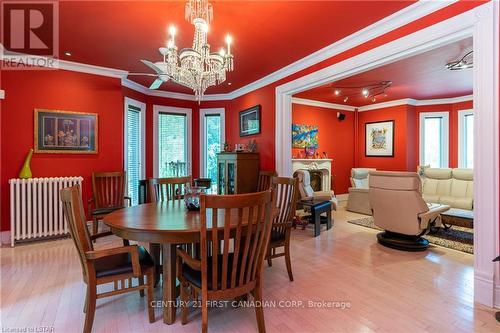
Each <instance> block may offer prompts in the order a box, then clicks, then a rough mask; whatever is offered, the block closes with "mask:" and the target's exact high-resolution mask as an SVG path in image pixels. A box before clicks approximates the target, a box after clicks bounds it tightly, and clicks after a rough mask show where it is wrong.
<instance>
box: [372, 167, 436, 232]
mask: <svg viewBox="0 0 500 333" xmlns="http://www.w3.org/2000/svg"><path fill="white" fill-rule="evenodd" d="M368 197H369V201H370V206H371V207H372V210H373V219H374V222H375V224H376V225H377V226H379V227H380V228H383V229H385V230H388V231H392V232H397V233H401V234H405V235H418V234H419V233H420V232H421V231H422V229H421V228H420V221H419V219H418V214H420V213H424V212H427V211H428V210H429V207H428V206H427V204H426V203H425V201H424V199H423V198H422V184H421V182H420V178H419V176H418V174H417V173H416V172H392V171H372V172H370V189H369V191H368Z"/></svg>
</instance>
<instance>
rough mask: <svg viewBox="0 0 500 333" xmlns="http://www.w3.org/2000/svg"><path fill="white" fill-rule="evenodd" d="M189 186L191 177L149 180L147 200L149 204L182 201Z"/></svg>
mask: <svg viewBox="0 0 500 333" xmlns="http://www.w3.org/2000/svg"><path fill="white" fill-rule="evenodd" d="M190 185H191V176H186V177H171V178H151V179H150V180H149V200H150V201H151V202H162V201H172V200H182V199H183V198H184V194H185V193H186V190H187V188H188V186H190Z"/></svg>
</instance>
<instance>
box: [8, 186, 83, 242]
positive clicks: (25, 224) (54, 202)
mask: <svg viewBox="0 0 500 333" xmlns="http://www.w3.org/2000/svg"><path fill="white" fill-rule="evenodd" d="M82 180H83V178H82V177H55V178H31V179H17V178H14V179H10V180H9V184H10V245H11V246H14V242H16V241H22V240H29V239H38V238H44V237H52V236H59V235H66V234H68V232H69V230H68V225H67V224H66V220H65V219H64V216H63V210H62V204H61V201H60V200H59V191H60V190H61V189H62V188H65V187H69V186H73V185H76V184H79V185H81V184H82Z"/></svg>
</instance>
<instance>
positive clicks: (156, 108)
mask: <svg viewBox="0 0 500 333" xmlns="http://www.w3.org/2000/svg"><path fill="white" fill-rule="evenodd" d="M160 113H176V114H183V115H186V122H187V138H186V140H187V146H188V151H187V163H188V174H189V175H192V172H193V169H192V167H193V144H192V143H193V121H192V118H193V117H192V114H193V110H192V109H189V108H178V107H174V106H166V105H156V104H155V105H153V177H155V178H157V177H158V173H159V171H158V115H159V114H160Z"/></svg>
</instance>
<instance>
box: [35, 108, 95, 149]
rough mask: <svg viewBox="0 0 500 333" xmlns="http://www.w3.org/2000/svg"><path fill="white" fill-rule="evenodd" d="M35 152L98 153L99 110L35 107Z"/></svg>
mask: <svg viewBox="0 0 500 333" xmlns="http://www.w3.org/2000/svg"><path fill="white" fill-rule="evenodd" d="M34 120H35V122H34V123H35V135H34V136H35V138H34V146H33V147H34V150H35V153H52V154H97V153H98V152H99V145H98V134H99V132H98V129H99V126H98V125H99V124H98V114H97V113H89V112H75V111H62V110H48V109H35V110H34Z"/></svg>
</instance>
